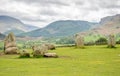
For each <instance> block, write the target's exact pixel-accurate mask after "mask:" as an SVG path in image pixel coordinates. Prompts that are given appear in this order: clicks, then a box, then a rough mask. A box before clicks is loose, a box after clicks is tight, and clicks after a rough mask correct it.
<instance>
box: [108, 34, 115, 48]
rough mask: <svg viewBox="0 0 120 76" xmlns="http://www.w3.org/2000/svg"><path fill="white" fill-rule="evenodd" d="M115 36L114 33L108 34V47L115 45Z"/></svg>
mask: <svg viewBox="0 0 120 76" xmlns="http://www.w3.org/2000/svg"><path fill="white" fill-rule="evenodd" d="M115 44H116V42H115V36H114V35H109V36H108V47H110V48H113V47H115Z"/></svg>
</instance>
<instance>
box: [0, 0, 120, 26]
mask: <svg viewBox="0 0 120 76" xmlns="http://www.w3.org/2000/svg"><path fill="white" fill-rule="evenodd" d="M115 14H120V0H0V15H8V16H12V17H15V18H18V19H20V20H21V21H22V22H24V23H26V24H31V25H35V26H38V27H44V26H46V25H47V24H49V23H51V22H53V21H57V20H87V21H92V22H93V21H97V22H98V21H100V18H102V17H105V16H110V15H115Z"/></svg>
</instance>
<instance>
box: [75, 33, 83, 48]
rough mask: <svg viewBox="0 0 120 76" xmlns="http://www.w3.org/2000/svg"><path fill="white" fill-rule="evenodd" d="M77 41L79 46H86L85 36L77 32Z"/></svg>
mask: <svg viewBox="0 0 120 76" xmlns="http://www.w3.org/2000/svg"><path fill="white" fill-rule="evenodd" d="M75 43H76V46H77V47H78V48H83V47H84V37H83V36H81V35H79V34H76V36H75Z"/></svg>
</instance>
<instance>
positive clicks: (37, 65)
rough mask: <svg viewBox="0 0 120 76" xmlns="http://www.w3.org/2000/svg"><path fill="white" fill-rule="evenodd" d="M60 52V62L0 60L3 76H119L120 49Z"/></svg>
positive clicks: (88, 49)
mask: <svg viewBox="0 0 120 76" xmlns="http://www.w3.org/2000/svg"><path fill="white" fill-rule="evenodd" d="M105 47H106V46H86V47H85V49H77V48H74V47H66V48H57V49H56V50H53V51H50V52H56V53H57V54H58V55H59V58H23V59H20V58H18V57H19V56H18V55H4V56H0V76H120V46H117V48H112V49H110V48H105Z"/></svg>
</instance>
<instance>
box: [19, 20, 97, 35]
mask: <svg viewBox="0 0 120 76" xmlns="http://www.w3.org/2000/svg"><path fill="white" fill-rule="evenodd" d="M95 24H97V23H92V22H88V21H80V20H59V21H55V22H52V23H50V24H49V25H47V26H46V27H44V28H41V29H37V30H34V31H31V32H27V33H23V34H21V35H22V36H31V37H40V36H42V37H58V36H71V35H74V34H75V33H78V32H82V31H87V30H90V29H91V28H93V27H95Z"/></svg>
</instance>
